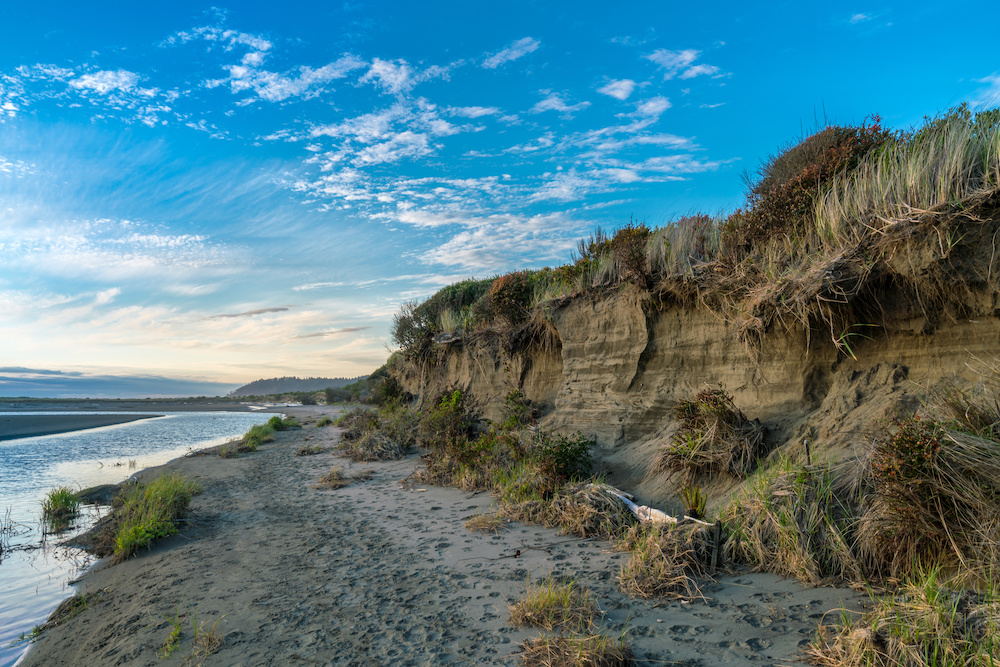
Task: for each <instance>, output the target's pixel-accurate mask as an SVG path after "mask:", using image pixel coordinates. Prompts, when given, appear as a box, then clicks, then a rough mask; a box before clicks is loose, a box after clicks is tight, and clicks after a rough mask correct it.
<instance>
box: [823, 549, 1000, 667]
mask: <svg viewBox="0 0 1000 667" xmlns="http://www.w3.org/2000/svg"><path fill="white" fill-rule="evenodd" d="M939 574H940V573H939V572H938V571H937V570H934V569H932V570H929V571H924V572H917V573H915V574H913V575H911V576H910V577H908V580H907V581H906V582H905V583H904V584H903V585H902V586H901V587H900V589H899V590H898V591H895V592H894V593H892V594H886V595H880V596H876V597H874V599H873V601H872V602H873V607H874V608H873V609H872V610H871V611H869V612H868V613H866V614H864V615H863V616H861V617H860V618H852V617H849V616H845V617H844V618H843V619H842V622H841V623H840V624H839V625H837V626H834V625H832V624H830V625H828V624H826V623H824V624H821V625H820V634H819V638H818V639H817V640H816V641H815V642H814V643H813V644H812V645H811V646H810V647H809V648H808V649H807V651H806V654H807V657H808V660H809V661H810V662H811V663H812V664H814V665H821V666H823V667H898V666H899V667H939V666H940V667H980V666H982V667H991V666H993V665H997V664H1000V591H998V590H997V585H996V583H995V582H992V583H991V585H990V586H989V587H988V588H986V589H985V590H982V591H974V590H959V589H956V588H952V587H950V586H949V585H948V584H946V583H944V582H943V581H942V580H941V579H940V577H939Z"/></svg>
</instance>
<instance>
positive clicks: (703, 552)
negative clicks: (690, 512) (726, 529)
mask: <svg viewBox="0 0 1000 667" xmlns="http://www.w3.org/2000/svg"><path fill="white" fill-rule="evenodd" d="M711 544H712V542H711V539H710V537H709V534H708V531H707V530H706V528H705V527H704V526H701V525H698V524H696V525H685V524H639V525H635V526H633V527H632V528H631V529H629V531H628V532H627V533H626V534H625V536H624V537H623V538H622V539H621V540H619V541H618V542H617V544H616V545H615V548H616V549H618V550H620V551H630V552H631V554H632V555H631V558H629V560H628V562H627V563H626V564H625V565H623V566H622V567H621V570H620V571H619V573H618V583H619V586H620V587H621V589H622V592H624V593H626V594H627V595H630V596H632V597H638V598H667V599H679V600H695V599H704V596H703V595H702V593H701V586H700V584H699V582H702V581H710V580H711V577H710V576H709V574H708V567H707V564H708V562H709V559H710V557H711V551H712V547H711Z"/></svg>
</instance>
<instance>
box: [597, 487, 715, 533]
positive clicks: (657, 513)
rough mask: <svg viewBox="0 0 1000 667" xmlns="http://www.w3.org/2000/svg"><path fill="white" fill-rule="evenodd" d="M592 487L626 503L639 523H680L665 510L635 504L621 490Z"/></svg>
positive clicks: (693, 520)
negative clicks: (600, 489)
mask: <svg viewBox="0 0 1000 667" xmlns="http://www.w3.org/2000/svg"><path fill="white" fill-rule="evenodd" d="M591 486H595V487H600V488H602V489H604V490H605V491H607V492H608V493H610V494H611V495H613V496H616V497H617V498H618V499H619V500H621V501H622V502H623V503H625V506H626V507H628V508H629V510H630V511H631V512H632V514H634V515H635V516H636V517H637V518H638V519H639V521H641V522H643V523H677V522H678V521H680V519H678V518H677V517H674V516H670V515H669V514H667V513H666V512H664V511H663V510H658V509H655V508H652V507H647V506H646V505H637V504H635V502H633V500H632V498H634V496H632V495H631V494H628V493H625V492H624V491H622V490H621V489H616V488H615V487H613V486H609V485H607V484H591ZM684 520H685V521H691V522H694V523H700V524H701V525H703V526H712V525H714V524H711V523H708V522H707V521H702V520H701V519H695V518H694V517H691V516H687V515H685V516H684Z"/></svg>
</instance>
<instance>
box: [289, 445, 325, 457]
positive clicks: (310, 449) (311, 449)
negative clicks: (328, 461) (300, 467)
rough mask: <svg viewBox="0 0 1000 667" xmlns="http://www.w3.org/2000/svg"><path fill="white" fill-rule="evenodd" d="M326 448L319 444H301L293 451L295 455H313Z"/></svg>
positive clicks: (320, 452)
mask: <svg viewBox="0 0 1000 667" xmlns="http://www.w3.org/2000/svg"><path fill="white" fill-rule="evenodd" d="M325 451H326V448H325V447H323V446H321V445H302V446H301V447H299V448H298V449H297V450H296V451H295V455H296V456H315V455H316V454H322V453H323V452H325Z"/></svg>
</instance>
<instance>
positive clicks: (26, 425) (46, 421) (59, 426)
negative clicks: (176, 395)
mask: <svg viewBox="0 0 1000 667" xmlns="http://www.w3.org/2000/svg"><path fill="white" fill-rule="evenodd" d="M157 416H159V415H155V414H140V413H135V414H122V415H95V414H87V413H86V412H81V413H79V414H72V415H36V414H32V413H30V412H25V413H24V414H19V415H5V416H0V440H13V439H15V438H31V437H34V436H38V435H53V434H55V433H68V432H70V431H82V430H84V429H88V428H98V427H100V426H112V425H114V424H126V423H128V422H133V421H137V420H139V419H149V418H150V417H157Z"/></svg>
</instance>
